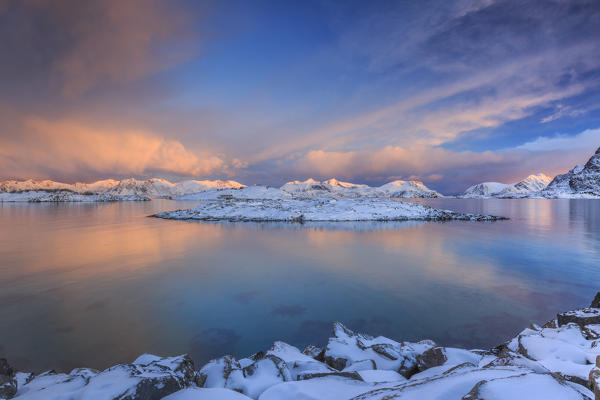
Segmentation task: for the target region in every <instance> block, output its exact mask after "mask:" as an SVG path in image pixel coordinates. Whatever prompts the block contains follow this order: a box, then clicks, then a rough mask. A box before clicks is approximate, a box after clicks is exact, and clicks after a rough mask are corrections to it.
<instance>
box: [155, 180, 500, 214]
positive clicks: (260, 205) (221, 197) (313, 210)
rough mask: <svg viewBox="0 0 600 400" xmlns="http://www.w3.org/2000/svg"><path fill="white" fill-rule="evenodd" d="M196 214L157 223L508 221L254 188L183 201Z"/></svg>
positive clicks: (371, 200)
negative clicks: (194, 203)
mask: <svg viewBox="0 0 600 400" xmlns="http://www.w3.org/2000/svg"><path fill="white" fill-rule="evenodd" d="M180 199H184V200H196V201H198V202H199V204H198V206H196V207H195V208H191V209H187V210H176V211H167V212H161V213H158V214H155V215H154V217H158V218H165V219H178V220H202V221H236V222H237V221H254V222H265V221H280V222H305V221H408V220H413V221H446V220H477V221H494V220H498V219H504V218H502V217H495V216H490V215H479V214H465V213H457V212H454V211H449V210H438V209H435V208H431V207H428V206H424V205H421V204H416V203H410V202H405V201H398V200H395V199H392V198H381V197H363V196H361V197H312V196H309V197H302V196H298V195H293V194H290V193H289V192H287V191H284V190H282V189H275V188H266V187H263V186H251V187H246V188H242V189H233V190H222V191H218V192H215V191H210V192H203V193H197V194H193V195H187V196H182V197H181V198H180Z"/></svg>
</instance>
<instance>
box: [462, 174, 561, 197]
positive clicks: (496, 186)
mask: <svg viewBox="0 0 600 400" xmlns="http://www.w3.org/2000/svg"><path fill="white" fill-rule="evenodd" d="M551 180H552V179H551V178H550V177H548V176H547V175H545V174H543V173H541V172H540V173H537V174H532V175H529V176H528V177H527V178H525V179H523V180H521V181H519V182H516V183H500V182H483V183H479V184H477V185H473V186H471V187H469V188H468V189H467V190H465V192H464V194H463V195H462V196H461V197H464V198H486V197H527V196H528V195H531V194H532V193H538V192H540V191H541V190H543V189H544V188H545V187H546V186H548V184H549V183H550V181H551Z"/></svg>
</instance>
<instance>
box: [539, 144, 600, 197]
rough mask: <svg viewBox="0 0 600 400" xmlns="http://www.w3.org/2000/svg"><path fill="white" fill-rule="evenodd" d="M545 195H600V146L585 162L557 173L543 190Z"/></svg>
mask: <svg viewBox="0 0 600 400" xmlns="http://www.w3.org/2000/svg"><path fill="white" fill-rule="evenodd" d="M542 195H543V196H544V197H550V198H561V197H568V198H569V197H591V198H596V197H600V148H598V150H596V153H595V154H594V155H593V156H592V157H591V158H590V159H589V160H588V161H587V162H586V163H585V164H581V165H577V166H576V167H575V168H573V169H572V170H570V171H569V172H567V173H566V174H562V175H557V176H556V177H555V178H554V179H553V180H552V182H550V184H549V185H548V186H547V187H546V188H545V189H544V190H543V191H542Z"/></svg>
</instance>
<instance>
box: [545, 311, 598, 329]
mask: <svg viewBox="0 0 600 400" xmlns="http://www.w3.org/2000/svg"><path fill="white" fill-rule="evenodd" d="M556 319H557V321H558V326H563V325H566V324H569V323H575V324H577V325H579V326H585V325H591V324H599V325H600V308H582V309H580V310H573V311H567V312H564V313H560V314H558V315H557V316H556Z"/></svg>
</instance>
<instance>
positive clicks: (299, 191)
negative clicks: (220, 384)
mask: <svg viewBox="0 0 600 400" xmlns="http://www.w3.org/2000/svg"><path fill="white" fill-rule="evenodd" d="M242 189H247V191H246V192H244V193H239V194H241V195H245V196H250V197H256V196H267V197H268V198H274V197H281V196H296V197H315V198H316V197H332V198H335V197H348V198H351V197H387V198H437V197H443V195H442V194H440V193H439V192H436V191H435V190H432V189H430V188H428V187H427V186H426V185H425V184H423V182H420V181H404V180H396V181H392V182H389V183H386V184H384V185H381V186H379V187H371V186H368V185H364V184H356V183H350V182H343V181H339V180H337V179H335V178H331V179H328V180H325V181H317V180H315V179H312V178H309V179H307V180H304V181H298V180H296V181H290V182H287V183H285V184H284V185H283V186H281V187H280V188H279V189H276V188H270V187H268V186H252V187H247V186H246V185H243V184H241V183H239V182H236V181H232V180H186V181H182V182H176V183H172V182H169V181H167V180H165V179H160V178H151V179H147V180H138V179H134V178H129V179H123V180H114V179H105V180H100V181H96V182H92V183H79V182H78V183H73V184H69V183H62V182H55V181H51V180H33V179H28V180H25V181H16V180H7V181H0V202H1V201H120V200H140V199H147V198H149V197H156V198H181V199H195V198H197V199H201V198H205V197H207V196H193V195H194V194H196V193H203V192H216V191H219V192H220V193H214V195H215V196H224V195H225V194H224V193H223V192H224V191H232V190H234V191H238V190H242ZM242 191H243V190H242ZM27 193H28V194H27ZM49 193H55V194H53V195H50V194H49ZM16 194H19V195H18V196H16ZM89 195H96V196H97V197H96V198H97V199H99V200H94V199H93V198H92V197H89ZM86 196H88V197H86ZM211 196H212V195H209V196H208V197H211ZM208 197H207V198H208ZM457 197H460V198H598V197H600V148H598V149H597V150H596V152H595V153H594V155H593V156H592V157H591V158H590V159H589V160H588V161H587V162H586V163H585V164H581V165H577V166H575V167H574V168H573V169H571V170H570V171H569V172H567V173H566V174H561V175H557V176H556V177H555V178H554V179H551V178H550V177H548V176H546V175H544V174H543V173H538V174H535V175H529V176H528V177H526V178H525V179H523V180H521V181H519V182H516V183H511V184H506V183H500V182H483V183H479V184H477V185H473V186H471V187H469V188H468V189H467V190H465V192H464V193H463V194H462V195H459V196H457Z"/></svg>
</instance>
